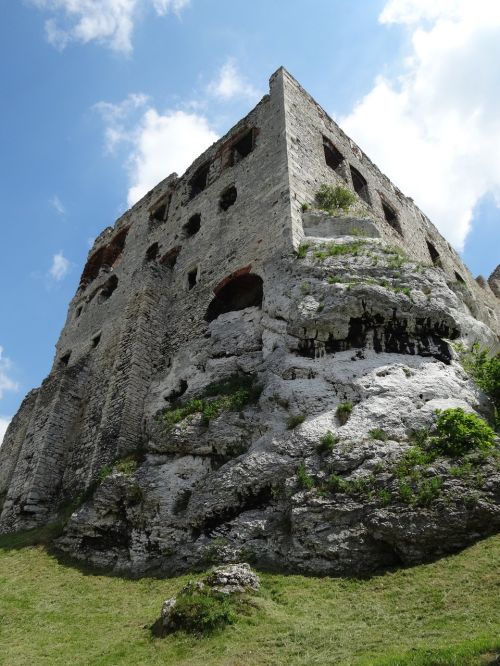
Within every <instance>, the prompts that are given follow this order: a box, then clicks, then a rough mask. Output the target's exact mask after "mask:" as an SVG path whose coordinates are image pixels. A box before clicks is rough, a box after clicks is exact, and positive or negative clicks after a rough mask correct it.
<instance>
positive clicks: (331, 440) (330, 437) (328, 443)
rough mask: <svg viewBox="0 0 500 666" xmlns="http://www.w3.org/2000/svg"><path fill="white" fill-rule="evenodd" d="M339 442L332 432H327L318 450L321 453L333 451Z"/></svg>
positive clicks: (320, 441)
mask: <svg viewBox="0 0 500 666" xmlns="http://www.w3.org/2000/svg"><path fill="white" fill-rule="evenodd" d="M337 442H338V438H337V437H335V435H334V434H333V432H332V431H331V430H327V431H326V433H325V434H324V435H323V437H322V438H321V439H320V440H319V444H318V446H317V447H316V450H317V451H318V452H319V453H322V452H328V451H333V449H334V447H335V445H336V444H337Z"/></svg>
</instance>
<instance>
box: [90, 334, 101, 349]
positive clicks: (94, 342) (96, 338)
mask: <svg viewBox="0 0 500 666" xmlns="http://www.w3.org/2000/svg"><path fill="white" fill-rule="evenodd" d="M100 342H101V334H100V333H98V334H97V335H94V337H93V338H92V347H93V348H95V347H97V345H98V344H99V343H100Z"/></svg>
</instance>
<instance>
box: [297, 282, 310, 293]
mask: <svg viewBox="0 0 500 666" xmlns="http://www.w3.org/2000/svg"><path fill="white" fill-rule="evenodd" d="M300 291H301V292H302V293H303V294H310V293H311V285H310V284H309V282H302V284H301V285H300Z"/></svg>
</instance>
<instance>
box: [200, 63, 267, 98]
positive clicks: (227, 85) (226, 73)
mask: <svg viewBox="0 0 500 666" xmlns="http://www.w3.org/2000/svg"><path fill="white" fill-rule="evenodd" d="M208 91H209V92H210V93H211V94H212V95H214V96H215V97H220V98H221V99H224V100H229V99H233V98H235V97H246V98H250V99H254V98H256V97H259V92H258V90H257V89H256V88H254V86H252V85H251V83H249V82H248V81H247V80H246V79H245V78H244V77H243V76H242V74H241V73H240V72H239V71H238V68H237V66H236V62H235V61H234V59H233V58H229V59H228V60H227V61H226V63H225V64H224V65H223V66H222V67H221V68H220V70H219V73H218V75H217V78H216V79H215V80H214V81H212V82H211V83H209V85H208Z"/></svg>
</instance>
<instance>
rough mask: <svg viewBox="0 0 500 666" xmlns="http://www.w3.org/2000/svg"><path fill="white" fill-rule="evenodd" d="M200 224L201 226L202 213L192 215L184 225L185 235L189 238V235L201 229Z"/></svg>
mask: <svg viewBox="0 0 500 666" xmlns="http://www.w3.org/2000/svg"><path fill="white" fill-rule="evenodd" d="M200 226H201V215H200V213H196V214H195V215H191V217H190V218H189V220H188V221H187V222H186V224H185V225H184V226H183V229H184V234H185V236H186V237H187V238H189V236H194V235H195V234H196V233H198V231H199V230H200Z"/></svg>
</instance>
